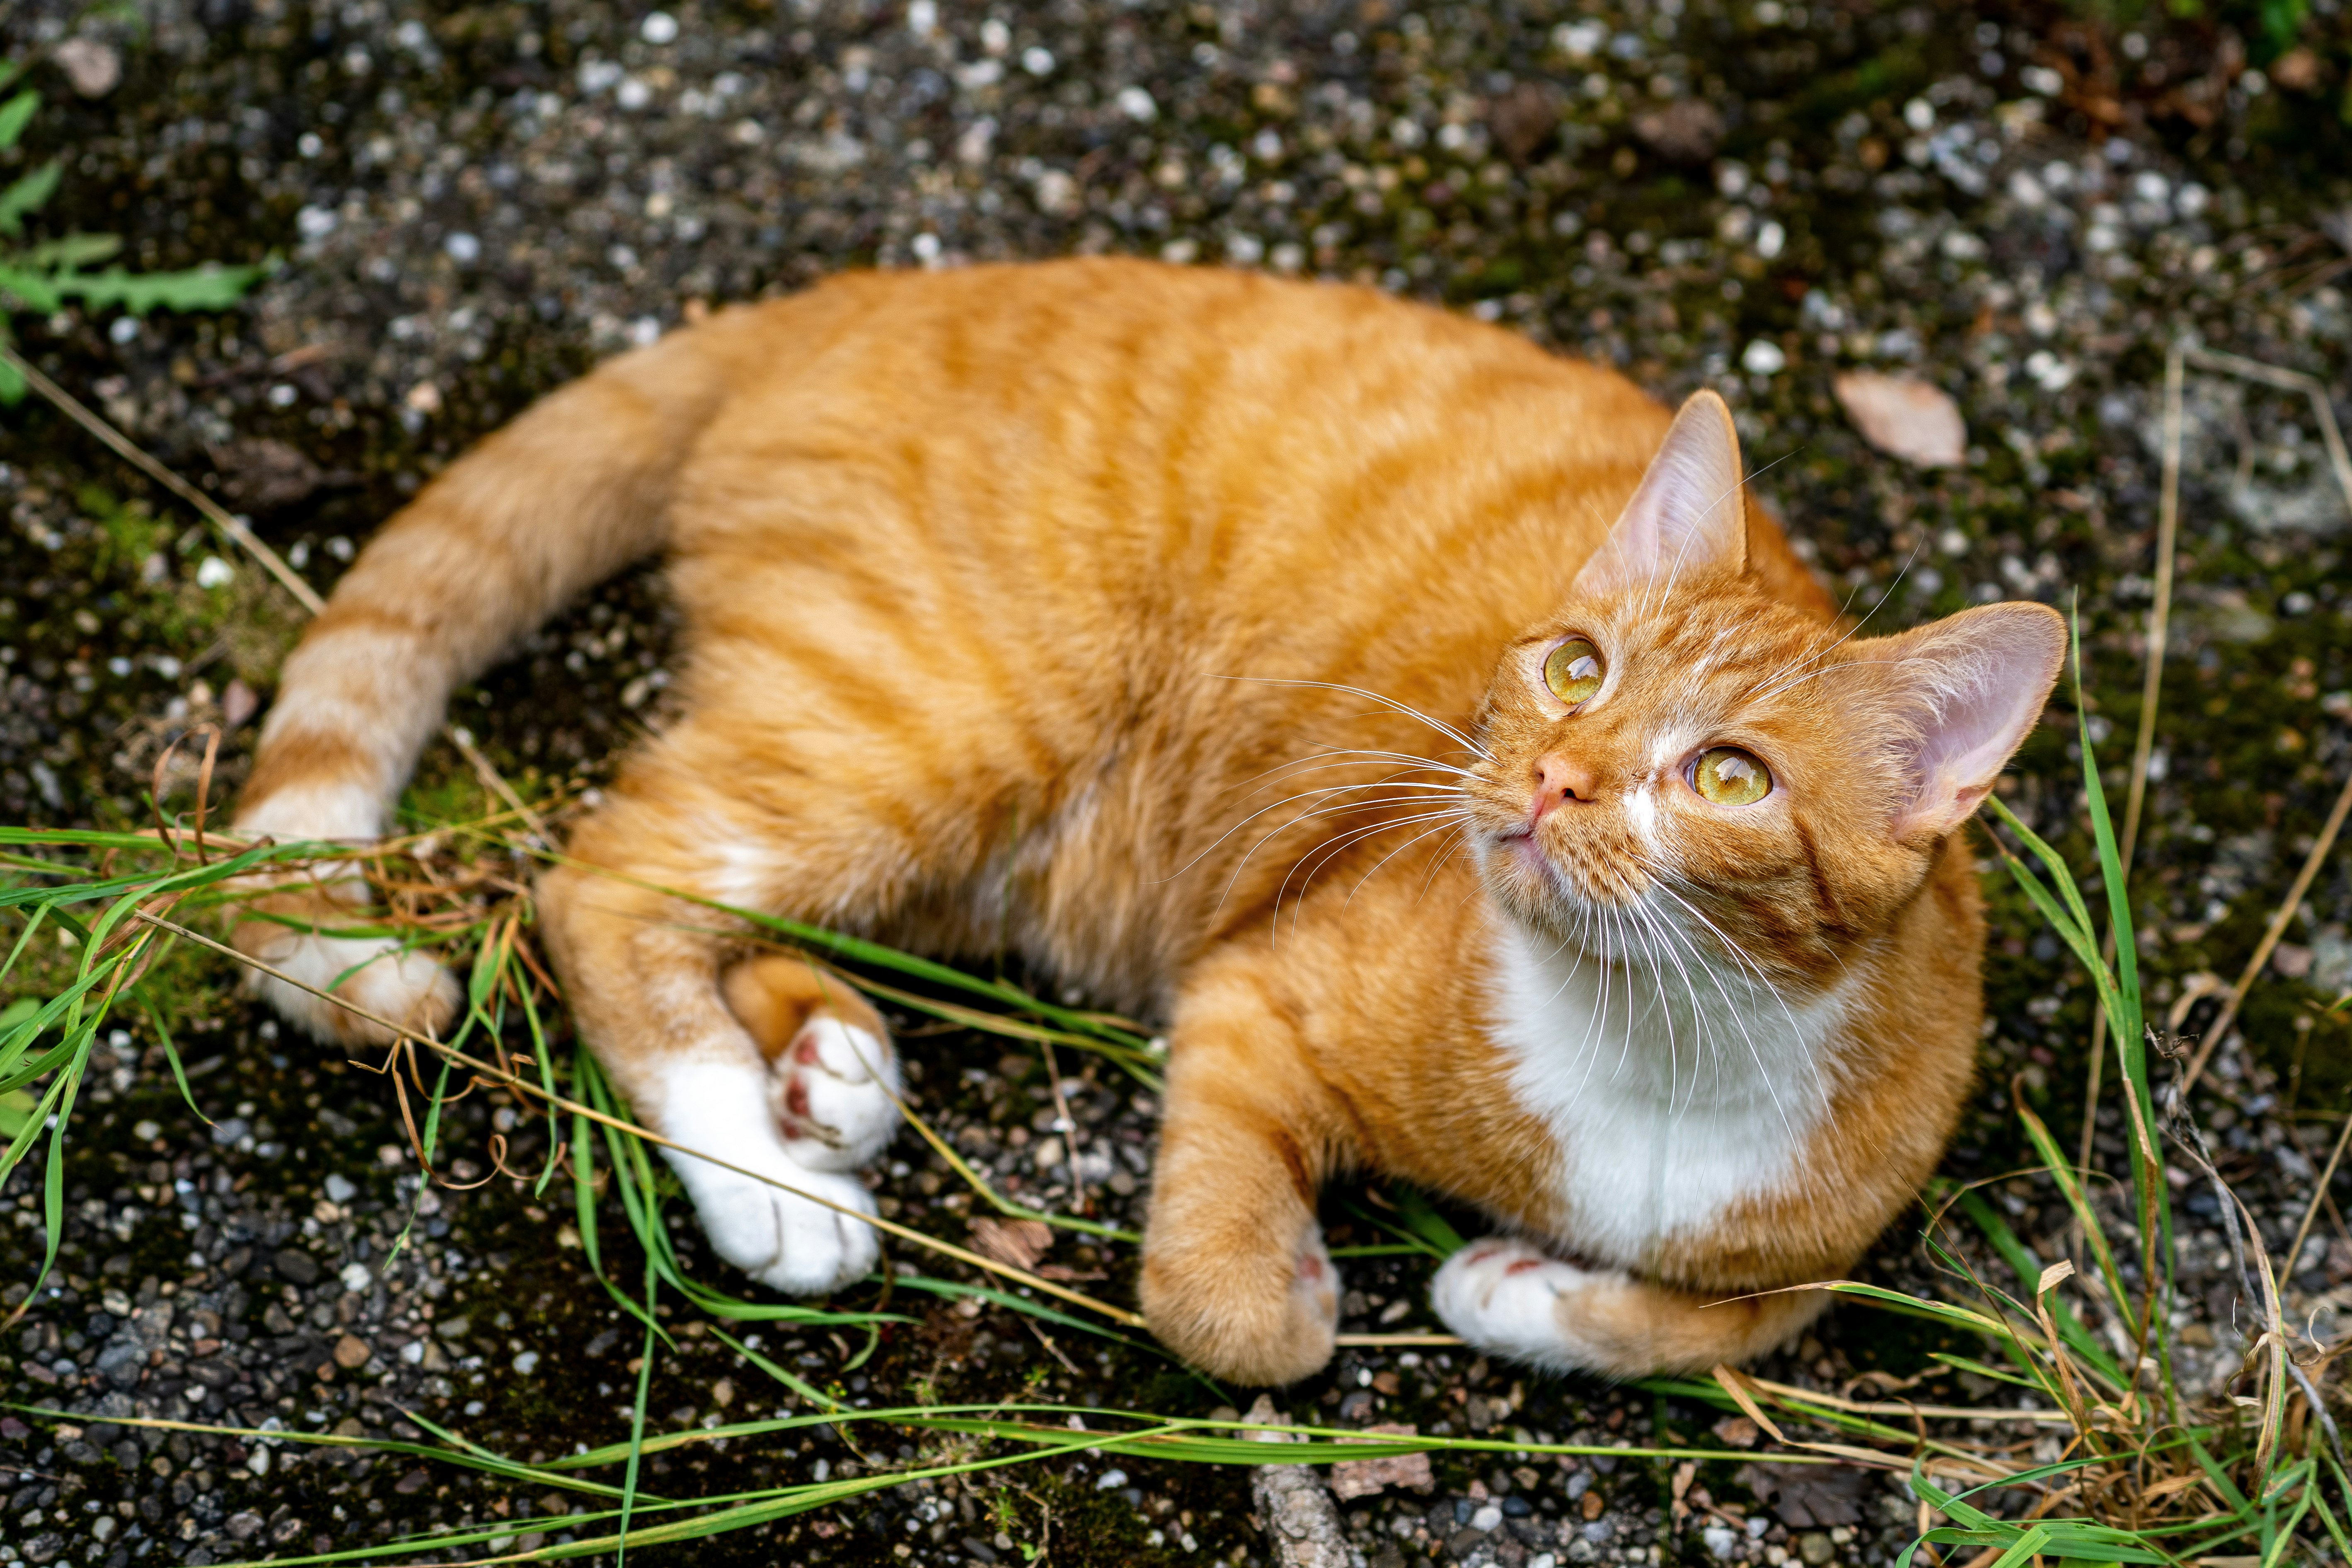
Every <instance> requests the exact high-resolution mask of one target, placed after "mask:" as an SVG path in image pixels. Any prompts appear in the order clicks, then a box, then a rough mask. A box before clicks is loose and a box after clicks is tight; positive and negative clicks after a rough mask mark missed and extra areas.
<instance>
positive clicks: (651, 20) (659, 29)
mask: <svg viewBox="0 0 2352 1568" xmlns="http://www.w3.org/2000/svg"><path fill="white" fill-rule="evenodd" d="M637 37H640V38H643V39H644V40H645V41H646V42H647V43H649V44H670V43H676V42H677V17H675V16H671V15H670V14H669V13H668V12H667V11H648V12H646V19H645V20H644V21H642V22H640V23H638V24H637Z"/></svg>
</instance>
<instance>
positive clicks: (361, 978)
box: [240, 914, 464, 1046]
mask: <svg viewBox="0 0 2352 1568" xmlns="http://www.w3.org/2000/svg"><path fill="white" fill-rule="evenodd" d="M346 918H349V919H352V920H354V921H357V920H361V919H364V918H365V917H364V916H361V915H356V914H355V915H352V916H349V917H346ZM258 923H259V922H248V923H247V928H246V929H247V931H255V930H256V929H257V927H258ZM240 934H243V933H240ZM248 951H251V952H253V954H254V956H255V957H257V958H258V959H260V960H261V961H262V962H263V963H268V964H269V965H270V966H271V967H273V968H275V969H278V970H281V971H283V972H284V973H286V974H288V975H289V976H290V977H291V978H292V979H294V980H298V981H300V982H302V984H304V985H312V986H316V987H317V988H318V989H319V990H320V991H332V992H333V993H334V994H336V995H338V996H341V997H342V998H343V999H344V1000H346V1001H348V1002H350V1003H351V1004H352V1006H353V1007H358V1008H362V1009H363V1010H365V1011H366V1012H368V1013H372V1014H373V1015H375V1016H376V1017H379V1018H385V1019H389V1020H391V1021H392V1022H393V1023H394V1024H396V1025H399V1026H401V1027H403V1028H407V1029H413V1030H416V1031H418V1032H419V1033H423V1034H430V1035H433V1036H435V1037H439V1038H445V1039H446V1037H448V1032H449V1026H450V1025H451V1023H452V1022H453V1021H454V1020H455V1019H456V1018H457V1010H458V1007H459V1006H460V1005H461V1004H462V1003H463V1001H464V994H463V993H461V992H460V991H459V990H458V989H457V980H456V979H455V978H454V977H453V976H451V974H450V973H448V971H446V970H445V969H443V968H442V967H441V966H440V965H439V964H438V963H435V962H434V961H433V960H432V959H431V958H429V957H427V956H426V955H425V953H423V952H415V951H414V950H411V951H409V952H402V951H401V950H400V944H399V943H397V942H392V941H389V940H387V939H384V938H382V937H342V936H320V935H317V934H315V933H312V932H310V931H296V930H294V929H292V928H291V927H278V929H277V930H276V931H267V932H265V933H264V934H261V935H259V936H258V937H257V938H254V939H252V940H251V945H250V947H249V948H248ZM247 973H248V975H249V976H250V982H251V984H252V987H253V990H254V991H255V993H256V994H258V995H259V996H261V997H262V998H263V999H264V1000H266V1001H267V1002H268V1004H269V1005H271V1006H272V1007H274V1008H276V1009H277V1010H278V1016H281V1017H283V1018H284V1019H286V1021H287V1022H289V1023H290V1024H292V1025H294V1026H296V1027H297V1028H299V1029H301V1030H302V1031H304V1032H305V1033H307V1034H309V1035H310V1036H311V1037H313V1038H315V1039H319V1040H322V1041H325V1042H326V1043H328V1044H330V1045H343V1046H363V1045H364V1046H381V1045H385V1044H388V1043H390V1041H391V1040H392V1038H393V1033H392V1031H391V1030H389V1029H386V1028H384V1027H383V1026H382V1025H379V1024H376V1023H374V1022H372V1021H371V1020H369V1019H367V1018H363V1017H362V1016H360V1015H359V1014H357V1013H354V1012H352V1010H351V1009H350V1008H347V1007H339V1006H337V1005H335V1004H334V1003H332V1002H330V1001H328V1000H327V999H326V998H325V997H323V996H320V995H317V994H313V993H312V992H310V991H306V990H304V989H302V986H301V985H292V984H288V983H287V982H286V981H283V980H280V979H278V978H277V977H276V976H275V975H268V974H263V973H260V972H259V971H248V972H247Z"/></svg>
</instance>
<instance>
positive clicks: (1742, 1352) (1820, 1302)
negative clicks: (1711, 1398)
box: [1429, 1237, 1829, 1377]
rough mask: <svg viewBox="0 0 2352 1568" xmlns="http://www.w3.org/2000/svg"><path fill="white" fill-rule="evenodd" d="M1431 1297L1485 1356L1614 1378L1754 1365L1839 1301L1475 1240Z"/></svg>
mask: <svg viewBox="0 0 2352 1568" xmlns="http://www.w3.org/2000/svg"><path fill="white" fill-rule="evenodd" d="M1429 1294H1430V1302H1431V1305H1432V1306H1433V1307H1434V1308H1435V1309H1436V1310H1437V1315H1438V1316H1439V1317H1440V1318H1441V1319H1443V1320H1444V1322H1445V1325H1446V1326H1447V1327H1448V1328H1450V1329H1452V1330H1453V1331H1454V1332H1455V1333H1457V1334H1460V1335H1461V1336H1462V1337H1463V1338H1464V1339H1465V1340H1466V1341H1468V1342H1470V1343H1471V1344H1472V1345H1473V1346H1475V1347H1476V1348H1477V1349H1479V1350H1482V1351H1486V1352H1489V1353H1491V1354H1496V1355H1506V1356H1509V1357H1511V1358H1513V1359H1514V1360H1517V1361H1524V1362H1529V1363H1534V1364H1535V1365H1538V1366H1544V1367H1549V1368H1552V1369H1553V1370H1555V1371H1561V1372H1567V1371H1574V1372H1592V1373H1601V1375H1602V1376H1604V1377H1646V1376H1649V1375H1651V1374H1653V1373H1672V1372H1705V1371H1706V1370H1708V1369H1709V1368H1712V1367H1715V1366H1718V1365H1721V1364H1723V1363H1727V1362H1731V1363H1736V1362H1744V1361H1747V1360H1748V1359H1749V1358H1751V1357H1753V1356H1757V1355H1760V1354H1762V1353H1763V1352H1766V1351H1769V1350H1771V1349H1773V1348H1774V1347H1775V1346H1777V1345H1780V1344H1781V1343H1783V1342H1786V1341H1788V1340H1790V1339H1792V1338H1794V1337H1795V1336H1796V1334H1797V1332H1798V1331H1800V1330H1801V1329H1802V1328H1804V1326H1805V1325H1806V1324H1808V1323H1810V1322H1811V1321H1813V1319H1814V1318H1816V1317H1818V1316H1819V1315H1820V1313H1821V1310H1822V1308H1823V1307H1824V1306H1826V1305H1827V1304H1828V1301H1829V1298H1828V1296H1827V1295H1826V1294H1825V1293H1822V1292H1820V1291H1812V1290H1804V1291H1790V1292H1776V1293H1773V1294H1769V1295H1749V1294H1744V1293H1741V1292H1738V1291H1731V1290H1726V1291H1723V1292H1722V1293H1721V1294H1720V1295H1711V1294H1710V1295H1699V1294H1693V1293H1690V1292H1686V1291H1680V1290H1672V1289H1665V1288H1664V1287H1662V1286H1658V1285H1654V1284H1652V1283H1649V1282H1648V1281H1646V1280H1642V1279H1635V1278H1633V1276H1632V1275H1630V1274H1626V1273H1624V1272H1622V1270H1617V1269H1590V1268H1579V1267H1578V1266H1577V1265H1575V1264H1572V1263H1563V1262H1561V1261H1560V1260H1559V1259H1558V1258H1553V1257H1550V1256H1549V1255H1548V1254H1547V1253H1545V1252H1544V1251H1543V1250H1542V1249H1540V1248H1539V1247H1535V1246H1534V1245H1532V1244H1531V1243H1528V1242H1526V1241H1522V1240H1518V1239H1517V1238H1515V1237H1486V1238H1485V1239H1483V1240H1480V1241H1474V1242H1472V1243H1471V1244H1470V1245H1469V1246H1467V1247H1464V1248H1462V1249H1461V1250H1460V1251H1459V1252H1456V1253H1455V1254H1454V1256H1453V1257H1452V1258H1447V1259H1446V1260H1445V1264H1444V1267H1443V1268H1439V1269H1438V1271H1437V1278H1436V1279H1434V1280H1433V1281H1432V1282H1431V1285H1430V1290H1429Z"/></svg>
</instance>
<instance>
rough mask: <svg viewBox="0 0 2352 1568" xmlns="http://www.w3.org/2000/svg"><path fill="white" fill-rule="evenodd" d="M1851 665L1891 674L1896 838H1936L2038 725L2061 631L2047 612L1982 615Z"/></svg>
mask: <svg viewBox="0 0 2352 1568" xmlns="http://www.w3.org/2000/svg"><path fill="white" fill-rule="evenodd" d="M1856 658H1857V662H1862V661H1867V662H1873V663H1879V662H1884V663H1885V664H1889V665H1891V666H1892V667H1893V668H1891V669H1890V670H1888V672H1887V676H1886V679H1887V683H1888V685H1889V686H1890V687H1891V688H1892V689H1893V694H1894V697H1895V706H1896V710H1897V712H1898V714H1899V715H1900V718H1899V719H1898V721H1897V725H1898V731H1900V732H1904V733H1903V740H1902V742H1901V743H1902V746H1903V752H1904V762H1905V765H1906V772H1907V773H1908V774H1909V777H1908V779H1907V780H1906V785H1907V788H1906V798H1904V799H1903V800H1901V801H1900V802H1898V803H1897V805H1896V806H1895V817H1894V821H1893V823H1892V824H1891V825H1890V826H1891V827H1892V829H1893V832H1894V836H1895V837H1896V838H1914V837H1922V836H1937V837H1940V836H1941V835H1943V834H1946V833H1949V832H1950V831H1952V829H1954V828H1956V827H1958V826H1959V825H1960V824H1961V823H1963V822H1965V821H1967V820H1968V819H1969V816H1970V815H1971V814H1972V813H1974V812H1975V810H1976V808H1977V806H1978V805H1979V804H1980V803H1981V802H1982V801H1983V800H1984V797H1985V796H1986V795H1988V794H1989V793H1990V791H1991V789H1992V784H1993V780H1995V779H1996V778H1999V777H2000V770H2001V769H2003V768H2005V767H2007V766H2008V765H2009V759H2010V758H2011V756H2013V755H2014V754H2015V753H2016V752H2017V748H2018V747H2019V746H2020V745H2021V744H2022V743H2023V742H2024V740H2025V737H2026V735H2027V734H2028V733H2029V732H2030V731H2032V728H2033V726H2034V724H2035V722H2036V721H2039V720H2040V719H2041V717H2042V707H2043V705H2044V704H2046V703H2047V702H2048V701H2049V700H2050V689H2051V688H2052V687H2053V686H2055V685H2056V684H2057V683H2058V671H2059V668H2060V667H2061V666H2062V665H2063V663H2064V662H2065V658H2066V621H2065V617H2063V616H2061V615H2059V613H2058V612H2057V611H2055V610H2053V609H2052V608H2051V607H2050V606H2049V605H2034V604H2023V603H2012V604H2006V605H1984V606H1983V607H1981V608H1979V609H1973V610H1963V611H1961V612H1960V613H1959V614H1958V615H1957V616H1947V617H1945V618H1944V619H1943V620H1940V621H1935V622H1931V623H1930V624H1928V625H1927V626H1920V627H1918V628H1916V630H1913V631H1907V632H1904V633H1901V634H1899V635H1897V636H1895V637H1881V638H1879V639H1877V640H1876V641H1874V642H1871V643H1868V644H1865V645H1864V647H1863V648H1862V649H1860V650H1858V651H1857V654H1856Z"/></svg>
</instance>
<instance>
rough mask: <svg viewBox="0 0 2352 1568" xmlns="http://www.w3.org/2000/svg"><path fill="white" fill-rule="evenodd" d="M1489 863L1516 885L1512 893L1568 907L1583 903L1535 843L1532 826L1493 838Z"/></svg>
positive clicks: (1557, 868) (1576, 891)
mask: <svg viewBox="0 0 2352 1568" xmlns="http://www.w3.org/2000/svg"><path fill="white" fill-rule="evenodd" d="M1492 863H1493V865H1494V866H1495V868H1496V869H1497V870H1501V871H1504V872H1506V873H1507V875H1509V876H1510V878H1511V879H1513V880H1514V881H1515V882H1517V884H1518V888H1517V889H1515V890H1517V891H1520V892H1522V893H1523V894H1532V895H1534V896H1535V897H1536V898H1537V899H1539V900H1550V901H1555V902H1559V903H1566V904H1570V905H1578V904H1581V903H1582V902H1583V901H1584V900H1583V898H1582V897H1581V895H1580V893H1579V891H1578V890H1577V889H1576V888H1575V887H1574V886H1573V885H1572V884H1571V883H1570V880H1569V878H1568V873H1567V872H1566V871H1565V870H1563V869H1562V868H1561V867H1560V865H1559V862H1558V861H1557V860H1554V859H1553V858H1551V856H1550V854H1549V852H1548V851H1546V850H1545V848H1544V847H1543V846H1542V845H1541V844H1540V843H1538V842H1537V840H1536V830H1535V828H1534V826H1532V825H1522V826H1517V827H1509V828H1506V829H1504V830H1503V831H1502V832H1501V833H1499V834H1497V835H1496V837H1495V854H1494V856H1493V858H1492Z"/></svg>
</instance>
